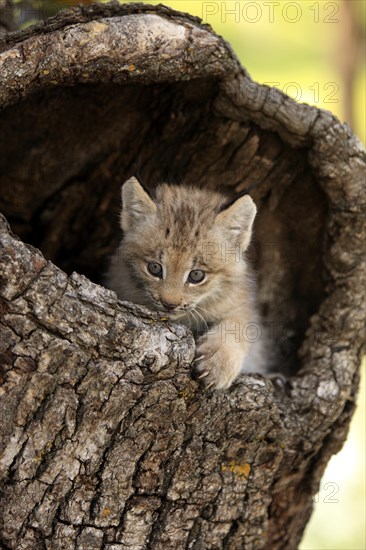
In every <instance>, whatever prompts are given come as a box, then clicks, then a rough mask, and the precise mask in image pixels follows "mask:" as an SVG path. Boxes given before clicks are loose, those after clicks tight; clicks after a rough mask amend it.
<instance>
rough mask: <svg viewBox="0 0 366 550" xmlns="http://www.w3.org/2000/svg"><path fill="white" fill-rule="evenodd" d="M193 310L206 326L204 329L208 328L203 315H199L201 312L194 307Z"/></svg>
mask: <svg viewBox="0 0 366 550" xmlns="http://www.w3.org/2000/svg"><path fill="white" fill-rule="evenodd" d="M193 311H194V312H195V313H197V315H198V316H199V317H200V318H201V319H202V321H203V324H204V326H205V327H206V330H208V324H207V323H206V319H205V318H204V317H203V315H201V313H200V312H199V311H197V310H196V309H194V310H193Z"/></svg>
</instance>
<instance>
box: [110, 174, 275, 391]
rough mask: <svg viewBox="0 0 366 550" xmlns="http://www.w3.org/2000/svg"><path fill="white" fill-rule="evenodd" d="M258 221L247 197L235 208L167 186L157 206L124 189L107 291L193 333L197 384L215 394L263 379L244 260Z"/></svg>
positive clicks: (135, 189) (216, 197)
mask: <svg viewBox="0 0 366 550" xmlns="http://www.w3.org/2000/svg"><path fill="white" fill-rule="evenodd" d="M255 214H256V207H255V205H254V202H253V201H252V199H251V198H250V197H249V196H248V195H245V196H242V197H239V198H238V199H237V200H236V201H235V202H231V203H229V202H228V200H227V199H226V198H225V197H224V196H222V195H220V194H218V193H215V192H212V191H207V190H201V189H197V188H194V187H185V186H171V185H167V184H162V185H160V186H159V187H157V189H156V191H155V198H154V199H152V198H150V196H149V195H148V193H147V192H146V191H145V190H144V189H143V187H142V186H141V185H140V183H139V182H138V181H137V179H136V178H134V177H132V178H130V179H129V180H127V181H126V182H125V183H124V184H123V186H122V212H121V227H122V229H123V232H124V236H123V240H122V242H121V245H120V247H119V249H118V250H117V251H116V253H115V255H114V257H113V258H112V262H111V266H110V269H109V272H108V275H107V283H106V284H107V286H108V287H109V288H111V289H113V290H114V291H115V292H116V293H117V295H118V297H119V298H120V299H121V300H129V301H132V302H135V303H137V304H143V305H146V306H148V307H150V308H153V309H156V310H158V311H160V312H162V313H163V314H164V316H168V317H169V318H170V319H172V320H177V321H178V322H181V323H184V324H185V325H187V326H189V327H190V328H191V329H192V330H193V332H194V334H195V336H196V340H197V359H196V369H197V371H198V373H199V378H202V379H203V381H204V382H205V384H206V385H207V386H210V387H215V388H216V389H223V388H228V387H229V386H230V385H231V384H232V382H233V381H234V380H235V378H236V377H237V376H238V374H239V373H240V372H253V371H254V372H264V367H263V359H262V355H263V354H262V346H261V340H260V338H259V336H258V332H257V330H258V325H257V315H256V311H255V295H254V294H255V290H254V287H253V283H252V281H251V280H250V276H249V274H248V268H247V265H246V261H245V258H244V254H243V252H244V251H245V250H246V248H247V247H248V244H249V241H250V237H251V232H252V224H253V220H254V217H255ZM253 330H254V334H253Z"/></svg>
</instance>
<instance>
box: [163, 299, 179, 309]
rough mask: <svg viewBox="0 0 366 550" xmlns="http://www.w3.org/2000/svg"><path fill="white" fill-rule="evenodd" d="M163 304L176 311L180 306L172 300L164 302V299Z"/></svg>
mask: <svg viewBox="0 0 366 550" xmlns="http://www.w3.org/2000/svg"><path fill="white" fill-rule="evenodd" d="M161 305H162V306H163V308H164V309H166V310H167V311H174V310H175V309H177V307H179V304H173V303H172V302H163V301H162V300H161Z"/></svg>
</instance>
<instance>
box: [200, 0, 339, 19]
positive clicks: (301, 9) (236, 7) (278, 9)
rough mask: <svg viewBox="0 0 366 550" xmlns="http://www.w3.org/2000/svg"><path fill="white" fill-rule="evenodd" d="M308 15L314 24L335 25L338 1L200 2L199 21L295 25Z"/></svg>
mask: <svg viewBox="0 0 366 550" xmlns="http://www.w3.org/2000/svg"><path fill="white" fill-rule="evenodd" d="M306 11H308V12H309V13H310V14H311V19H312V21H313V22H314V23H320V22H322V23H338V22H339V19H338V12H339V5H338V3H337V2H311V1H306V2H304V1H302V2H283V1H282V2H276V1H273V2H230V1H229V2H202V19H203V21H204V22H205V23H212V20H213V18H216V19H217V17H219V19H220V21H221V23H227V22H232V23H242V22H245V23H258V22H259V21H264V22H267V23H275V22H276V21H279V20H280V19H282V20H283V21H285V22H286V23H298V22H299V21H301V19H302V18H303V16H304V14H305V12H306Z"/></svg>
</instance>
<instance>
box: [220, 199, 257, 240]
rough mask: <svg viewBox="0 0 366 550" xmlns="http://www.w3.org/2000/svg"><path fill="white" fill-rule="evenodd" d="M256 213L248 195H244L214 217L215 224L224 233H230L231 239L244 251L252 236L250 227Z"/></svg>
mask: <svg viewBox="0 0 366 550" xmlns="http://www.w3.org/2000/svg"><path fill="white" fill-rule="evenodd" d="M256 213H257V207H256V206H255V204H254V202H253V199H252V198H251V197H250V196H249V195H244V196H243V197H239V198H238V199H237V200H236V201H235V202H233V203H232V204H230V205H229V206H228V207H227V208H224V210H222V211H221V212H220V213H219V214H218V215H217V216H216V223H217V224H218V225H220V226H221V227H222V229H223V230H224V231H227V232H229V233H231V237H232V238H233V239H234V240H235V241H237V242H240V244H241V246H243V247H244V249H245V248H246V247H247V246H248V244H249V242H250V238H251V236H252V226H253V221H254V218H255V215H256Z"/></svg>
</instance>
